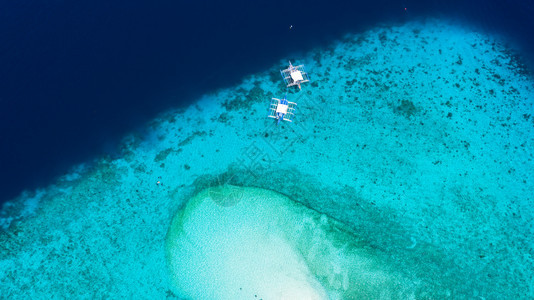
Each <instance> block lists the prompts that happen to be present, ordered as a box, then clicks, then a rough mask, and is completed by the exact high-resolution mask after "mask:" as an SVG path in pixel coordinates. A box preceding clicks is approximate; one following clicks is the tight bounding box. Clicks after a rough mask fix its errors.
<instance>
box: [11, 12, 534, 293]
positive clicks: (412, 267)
mask: <svg viewBox="0 0 534 300" xmlns="http://www.w3.org/2000/svg"><path fill="white" fill-rule="evenodd" d="M514 51H515V50H514V49H513V47H512V46H509V45H507V43H506V40H505V39H504V38H502V37H497V36H490V35H488V34H487V33H484V32H481V31H479V30H477V29H476V28H466V27H462V26H459V25H457V24H453V23H450V22H447V21H439V20H427V21H420V22H412V23H407V24H404V25H395V26H393V25H390V26H377V27H376V28H374V29H371V30H369V31H367V32H362V33H358V34H353V35H347V36H346V37H345V38H344V39H343V40H340V41H338V42H336V43H334V44H332V45H330V46H329V47H328V48H320V49H310V50H309V51H308V52H306V53H305V54H304V55H302V56H299V57H296V58H294V59H295V61H294V62H295V63H297V64H304V65H306V68H307V70H308V72H309V73H310V75H311V78H312V82H310V83H308V84H304V85H303V88H302V91H300V92H299V91H298V90H291V91H290V92H289V94H288V100H289V101H293V102H297V103H298V107H297V116H296V119H295V121H294V122H293V123H291V124H290V123H284V124H281V125H280V126H276V125H275V123H274V122H275V121H273V120H272V119H268V118H267V109H268V105H269V101H270V99H271V97H283V95H284V94H285V92H286V88H285V86H284V85H283V82H282V80H281V78H280V75H279V70H280V69H283V68H285V67H286V64H287V59H286V58H283V59H281V60H280V61H279V62H273V66H272V68H271V69H269V70H266V71H265V72H262V73H257V74H248V75H246V76H245V77H244V79H243V81H242V83H241V84H239V85H238V86H232V87H228V88H226V89H223V90H219V91H217V92H214V93H212V94H207V95H205V96H204V97H203V98H201V99H199V100H198V101H197V103H196V104H195V105H192V106H190V107H188V108H187V109H177V110H175V111H168V112H166V113H163V114H161V116H160V117H159V118H157V119H155V120H153V121H152V122H151V123H150V124H147V125H146V127H147V131H148V132H150V133H149V134H147V135H145V136H138V135H136V134H131V135H129V136H126V137H125V138H124V140H123V143H122V145H123V147H122V154H121V156H120V157H118V158H105V157H104V158H101V159H100V160H98V161H96V162H88V163H87V164H84V165H80V166H77V167H75V168H73V171H72V173H70V174H68V175H65V176H63V177H62V178H60V179H58V181H57V182H56V183H55V184H54V185H52V186H49V187H47V188H46V189H42V190H39V191H28V192H26V193H25V194H23V195H22V196H21V197H19V198H17V199H14V200H13V201H11V202H9V203H8V204H7V205H6V206H5V207H4V209H3V210H2V225H3V227H4V229H5V230H4V231H3V232H2V234H1V235H0V237H1V239H2V242H1V245H2V247H1V248H0V249H1V252H0V270H2V273H3V274H6V276H5V278H6V280H3V281H2V283H1V284H0V292H1V293H2V295H6V297H7V298H44V297H45V295H46V298H49V297H52V298H66V297H69V298H71V297H75V298H165V297H167V298H171V299H172V298H178V297H179V296H178V295H179V294H181V293H180V291H177V289H176V287H175V285H174V284H173V283H172V282H171V279H170V278H171V275H170V274H172V270H171V271H170V270H169V265H168V257H167V256H166V253H165V241H166V237H167V233H168V231H169V227H170V225H171V220H172V218H173V216H174V215H175V214H176V213H177V212H180V209H182V208H183V207H184V206H185V205H186V203H188V200H189V199H191V198H192V197H194V195H196V194H197V193H198V192H200V191H202V190H204V189H205V188H209V187H214V186H219V185H224V184H231V185H235V186H245V187H257V188H263V189H267V190H271V191H275V192H277V193H280V194H283V195H285V196H287V197H288V198H289V199H291V200H292V201H296V202H298V203H301V204H303V205H304V206H305V207H307V208H310V209H312V210H314V211H316V212H319V213H320V214H324V215H325V216H327V217H328V218H329V219H333V220H336V222H340V223H341V224H344V225H343V226H346V227H347V228H348V229H347V230H350V232H351V233H350V234H351V235H353V236H354V237H355V239H357V240H358V243H355V244H356V245H352V246H351V247H353V248H354V249H357V251H359V252H358V253H366V255H369V256H372V260H373V261H375V262H378V263H379V265H380V270H381V272H385V273H387V274H396V275H395V276H396V277H395V278H403V279H402V282H410V283H411V284H407V285H403V288H405V290H403V292H402V293H401V294H394V293H382V294H380V293H379V294H377V295H378V296H376V295H374V296H373V297H376V298H385V299H387V298H406V297H408V296H409V297H412V296H413V297H414V298H416V299H443V298H455V299H456V298H460V299H464V298H469V299H477V298H478V299H517V298H524V299H526V298H532V297H534V290H533V289H532V286H534V284H533V274H532V272H533V271H532V270H534V264H533V257H532V253H533V246H534V245H533V243H532V238H531V237H532V236H533V232H532V231H533V227H532V219H533V216H534V212H533V208H532V205H531V201H532V190H534V189H533V185H534V180H533V178H532V171H531V170H532V169H533V167H534V166H533V162H532V156H533V151H532V148H533V146H534V145H533V144H534V117H533V116H532V111H533V103H534V84H533V82H534V81H533V78H532V75H531V74H529V73H528V72H527V71H526V70H525V69H524V68H523V67H522V65H521V63H520V62H519V61H518V60H517V56H516V55H515V52H514ZM291 59H293V58H291ZM262 200H263V202H262V204H263V205H266V204H267V205H268V203H269V201H270V200H269V198H268V197H267V198H265V199H262ZM218 204H219V206H220V207H222V208H224V207H228V208H234V207H235V205H237V204H236V203H234V202H233V201H231V199H230V200H228V199H226V198H225V199H221V200H220V202H219V203H218ZM246 213H247V211H246V210H244V211H243V214H246ZM298 222H299V220H298V219H297V220H295V221H293V222H289V223H288V224H287V225H285V226H287V227H288V228H289V227H290V226H296V225H298ZM191 230H192V231H194V229H191ZM193 233H194V232H191V234H193ZM237 242H238V240H236V243H237ZM290 245H291V247H293V248H294V249H298V248H299V247H302V245H299V244H298V243H297V244H291V243H290ZM259 246H261V245H259ZM236 249H239V247H236ZM294 249H293V250H294ZM237 251H239V250H237ZM295 251H296V250H295ZM300 251H301V252H300V253H301V254H302V249H301V250H300ZM296 252H298V251H296ZM197 263H198V262H197ZM324 263H325V264H326V263H327V261H324ZM307 267H308V268H309V269H310V270H311V271H309V274H311V275H310V276H312V277H313V276H314V275H315V276H316V277H320V276H319V275H318V274H314V273H313V270H314V268H312V267H311V266H309V265H308V266H307ZM345 268H349V269H350V265H349V266H345ZM204 271H205V273H203V274H210V269H209V268H208V269H206V270H204ZM211 271H213V270H211ZM214 274H215V273H214ZM228 275H229V277H231V276H232V274H228ZM264 275H265V276H266V277H268V276H269V275H271V276H276V275H273V274H269V273H266V274H264ZM190 276H191V278H194V276H196V274H191V275H190ZM317 280H318V282H321V280H320V279H319V278H318V279H317ZM364 281H365V279H360V281H359V282H349V283H348V284H349V286H348V288H350V287H351V286H354V285H357V284H362V282H364ZM221 282H223V284H224V279H218V283H219V284H221ZM341 286H343V285H341ZM388 289H391V287H388ZM185 294H186V293H185ZM319 295H321V294H320V293H319ZM180 297H186V296H184V295H181V296H180ZM206 297H207V298H206V299H208V298H209V296H206ZM330 297H333V296H331V295H330ZM339 297H341V298H342V299H343V296H339ZM344 299H350V298H344Z"/></svg>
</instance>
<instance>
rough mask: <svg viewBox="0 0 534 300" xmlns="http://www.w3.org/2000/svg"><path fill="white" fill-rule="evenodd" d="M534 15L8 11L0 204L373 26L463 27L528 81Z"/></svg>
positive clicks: (304, 9)
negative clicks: (206, 100) (160, 121)
mask: <svg viewBox="0 0 534 300" xmlns="http://www.w3.org/2000/svg"><path fill="white" fill-rule="evenodd" d="M533 15H534V0H522V1H521V0H508V1H505V0H489V1H482V0H476V1H465V0H464V1H462V0H452V1H434V0H432V1H429V0H418V1H392V0H375V1H339V0H329V1H317V0H309V1H263V0H259V1H250V0H249V1H246V0H230V1H192V0H188V1H183V0H177V1H165V0H163V1H155V2H154V1H151V2H150V3H149V1H136V0H131V1H81V2H80V1H35V0H23V1H3V3H2V7H1V9H0V140H1V142H0V201H1V202H3V201H6V200H8V199H10V198H13V197H15V196H17V195H18V194H19V193H20V192H21V191H22V190H24V189H34V188H37V187H39V186H45V185H47V184H48V183H50V182H52V180H53V179H54V178H55V177H56V176H58V175H62V174H63V173H65V172H66V171H68V169H69V168H71V167H72V166H73V165H75V164H79V163H83V162H86V161H89V160H91V159H92V158H95V157H100V156H102V155H111V156H115V155H117V154H118V153H120V149H118V143H119V142H120V139H121V137H122V136H124V135H125V134H126V133H128V132H132V131H137V132H139V134H142V131H143V130H142V127H143V126H144V125H145V123H146V121H148V120H150V119H152V118H153V117H155V116H156V115H157V114H158V113H160V112H163V111H165V110H166V109H168V108H171V107H179V106H187V105H188V104H189V103H191V102H193V101H195V100H196V99H197V98H198V96H200V95H202V94H204V93H206V92H210V91H213V90H215V89H217V88H221V87H226V86H230V85H233V84H235V83H237V82H239V81H240V79H241V78H242V77H243V76H245V75H247V74H250V73H254V72H258V71H262V70H265V69H266V68H268V67H271V66H272V65H273V63H274V62H276V61H278V60H280V59H283V58H285V57H288V58H289V57H291V56H292V55H293V56H295V55H298V52H299V51H302V52H304V51H306V50H309V49H311V48H313V47H321V46H326V45H328V44H329V42H331V41H332V40H335V39H338V38H340V37H342V35H343V34H344V33H347V32H360V31H363V30H365V29H368V28H370V27H373V26H376V25H377V24H378V23H387V22H403V21H407V20H410V19H415V18H419V17H424V16H441V17H446V18H457V19H458V20H460V21H462V22H466V23H467V24H473V25H474V26H478V27H480V28H482V29H483V30H486V31H489V32H496V33H499V34H503V35H506V36H508V37H509V38H510V40H511V41H513V42H514V43H515V44H516V46H517V47H518V48H519V49H521V52H522V55H523V57H524V59H525V63H527V64H530V66H531V70H532V61H534V59H532V57H533V54H532V53H534V17H532V16H533ZM290 25H293V28H292V29H289V27H290Z"/></svg>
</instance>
